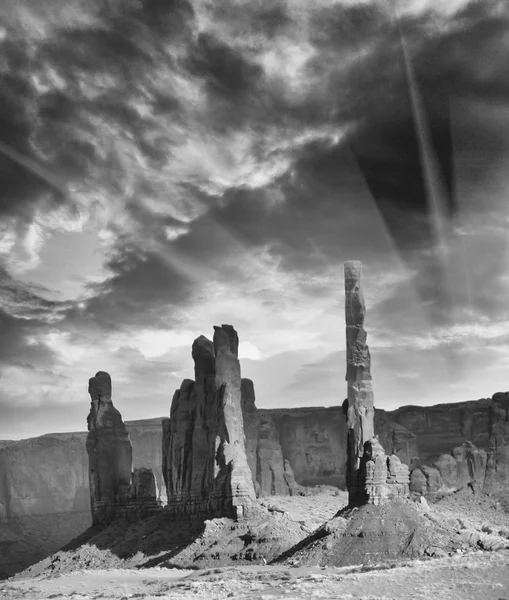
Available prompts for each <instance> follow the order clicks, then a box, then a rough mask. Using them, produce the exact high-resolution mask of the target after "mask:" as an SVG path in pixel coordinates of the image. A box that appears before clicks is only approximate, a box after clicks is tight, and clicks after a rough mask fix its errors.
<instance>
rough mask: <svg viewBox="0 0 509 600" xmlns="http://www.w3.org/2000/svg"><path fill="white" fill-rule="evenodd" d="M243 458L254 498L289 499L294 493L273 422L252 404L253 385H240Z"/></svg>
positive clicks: (291, 474) (288, 463) (287, 461)
mask: <svg viewBox="0 0 509 600" xmlns="http://www.w3.org/2000/svg"><path fill="white" fill-rule="evenodd" d="M241 400H242V415H243V419H244V433H245V436H246V455H247V462H248V464H249V468H250V469H251V474H252V477H253V483H254V486H255V490H256V494H257V496H270V495H275V494H277V495H280V496H288V495H290V496H292V495H293V494H294V493H295V492H296V490H297V484H296V482H295V476H294V473H293V470H292V467H291V464H290V461H289V460H288V459H286V458H285V456H284V454H283V450H282V448H281V443H280V439H279V431H278V429H277V427H276V424H275V423H274V420H273V419H272V418H271V417H270V415H268V414H267V413H260V411H259V410H258V409H257V408H256V404H255V391H254V384H253V382H252V381H251V380H250V379H242V382H241Z"/></svg>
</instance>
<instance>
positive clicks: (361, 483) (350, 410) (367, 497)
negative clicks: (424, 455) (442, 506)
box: [343, 261, 410, 506]
mask: <svg viewBox="0 0 509 600" xmlns="http://www.w3.org/2000/svg"><path fill="white" fill-rule="evenodd" d="M361 270H362V265H361V263H360V262H358V261H350V262H346V263H345V316H346V364H347V371H346V381H347V384H348V397H347V399H346V400H345V401H344V403H343V410H344V413H345V416H346V424H347V429H348V433H347V462H346V485H347V488H348V499H349V504H350V506H361V505H364V504H382V503H383V502H385V501H386V500H391V499H393V498H397V497H401V498H406V497H408V495H409V483H410V481H409V469H408V467H407V465H405V464H403V463H402V462H401V460H400V459H399V458H398V457H397V456H396V455H395V454H393V455H391V456H387V455H386V454H385V451H384V449H383V447H382V445H381V443H380V441H379V439H378V437H377V436H375V406H374V398H373V388H372V383H371V356H370V353H369V348H368V345H367V343H366V339H367V334H366V330H365V329H364V317H365V313H366V308H365V305H364V295H363V293H362V288H361V284H360V277H361Z"/></svg>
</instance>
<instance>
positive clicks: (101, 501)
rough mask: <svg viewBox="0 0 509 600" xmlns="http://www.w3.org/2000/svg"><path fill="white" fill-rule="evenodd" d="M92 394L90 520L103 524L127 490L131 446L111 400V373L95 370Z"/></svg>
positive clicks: (88, 419) (130, 466) (109, 517)
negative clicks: (96, 371)
mask: <svg viewBox="0 0 509 600" xmlns="http://www.w3.org/2000/svg"><path fill="white" fill-rule="evenodd" d="M88 392H89V394H90V398H91V405H90V413H89V415H88V418H87V423H88V436H87V452H88V460H89V479H90V500H91V506H92V522H93V524H94V525H105V524H107V523H108V522H110V521H111V520H112V519H113V517H114V513H115V507H116V506H117V505H118V504H119V503H124V501H125V500H124V499H125V497H126V496H128V495H129V493H130V488H131V468H132V447H131V441H130V440H129V435H128V433H127V430H126V427H125V425H124V422H123V421H122V416H121V415H120V413H119V411H118V410H117V409H116V408H115V407H114V406H113V402H112V400H111V377H110V376H109V375H108V373H105V372H104V371H99V372H98V373H96V375H95V377H92V378H91V379H90V380H89V383H88Z"/></svg>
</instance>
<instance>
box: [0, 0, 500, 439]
mask: <svg viewBox="0 0 509 600" xmlns="http://www.w3.org/2000/svg"><path fill="white" fill-rule="evenodd" d="M394 9H396V14H397V15H398V18H397V19H396V18H395V12H394ZM0 23H1V24H2V26H1V28H0V50H1V52H0V56H2V59H1V60H0V108H1V110H0V184H1V185H0V190H1V191H0V298H1V304H0V327H1V333H2V344H1V346H0V439H15V438H19V437H28V436H32V435H39V434H42V433H46V432H50V431H66V430H67V431H69V430H83V429H84V428H85V427H86V422H85V419H86V414H87V412H88V403H89V398H88V394H87V382H88V378H89V377H91V376H93V375H94V374H95V373H96V372H97V371H98V370H106V371H108V372H109V373H110V374H111V376H112V379H113V395H114V402H115V405H116V406H117V407H118V408H119V410H120V411H121V412H122V415H123V417H124V418H125V419H138V418H149V417H155V416H164V415H167V414H168V411H169V404H170V401H171V397H172V394H173V391H174V389H175V388H176V387H178V386H179V385H180V382H181V380H182V379H183V378H187V377H192V376H193V363H192V359H191V344H192V342H193V340H194V339H195V338H196V337H198V336H199V335H201V334H204V335H206V336H208V337H211V336H212V334H213V329H212V328H213V325H220V324H222V323H229V324H232V325H233V326H234V327H235V328H236V329H237V331H238V332H239V336H240V340H241V345H240V356H241V365H242V375H243V376H245V377H250V378H252V379H253V380H254V383H255V390H256V395H257V404H258V406H260V407H292V406H328V405H338V404H340V403H342V401H343V399H344V397H345V394H346V382H345V372H346V367H345V325H344V282H343V262H344V261H346V260H361V261H362V262H363V264H364V271H363V287H364V291H365V297H366V302H367V320H366V327H367V330H368V343H369V345H370V349H371V354H372V363H373V365H372V372H373V384H374V391H375V402H376V405H377V406H379V407H381V408H386V409H392V408H396V407H397V406H401V405H404V404H436V403H441V402H453V401H461V400H472V399H477V398H480V397H486V396H491V395H492V394H493V393H495V392H497V391H505V390H506V389H507V388H508V387H509V384H508V382H509V310H508V301H507V298H508V297H509V264H508V258H509V245H508V237H507V234H508V227H509V205H508V200H507V198H508V193H507V190H508V177H509V175H508V173H509V169H508V166H509V165H508V163H509V151H508V148H509V145H508V143H507V142H508V140H509V101H508V98H509V75H508V74H507V66H506V62H507V61H506V56H507V51H508V50H509V8H508V7H507V4H506V2H505V1H498V0H486V1H484V2H478V1H472V2H468V1H467V0H462V1H461V0H456V1H454V2H453V1H452V0H449V1H448V2H440V1H439V0H428V1H426V0H415V1H412V2H398V3H397V4H396V6H394V2H392V1H391V2H389V1H387V2H386V3H384V2H380V1H376V2H374V1H373V2H371V1H363V2H361V1H359V0H348V1H347V0H338V1H333V0H320V1H318V2H304V1H303V0H293V1H292V2H285V1H283V0H275V1H274V2H271V3H270V5H269V4H267V5H265V4H264V3H253V2H249V1H245V0H229V1H228V2H221V3H217V2H212V1H210V0H172V1H170V2H167V1H163V0H132V1H131V0H130V1H127V2H126V1H125V0H110V1H109V2H108V3H104V2H98V1H94V0H92V1H87V2H83V1H81V0H72V1H69V0H66V1H65V2H64V1H63V0H51V2H49V1H48V2H44V3H42V2H40V1H39V0H18V2H15V3H14V2H8V3H4V4H3V5H2V6H1V7H0Z"/></svg>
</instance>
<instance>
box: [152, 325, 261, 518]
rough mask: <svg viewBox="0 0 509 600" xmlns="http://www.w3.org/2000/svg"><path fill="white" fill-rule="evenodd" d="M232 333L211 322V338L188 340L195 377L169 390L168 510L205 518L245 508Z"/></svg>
mask: <svg viewBox="0 0 509 600" xmlns="http://www.w3.org/2000/svg"><path fill="white" fill-rule="evenodd" d="M237 351H238V335H237V332H236V331H235V329H234V328H233V327H232V326H231V325H223V326H221V327H214V341H213V342H211V341H210V340H209V339H207V338H206V337H205V336H199V337H198V338H197V339H196V340H195V341H194V343H193V348H192V356H193V359H194V363H195V365H194V373H195V381H194V382H193V381H191V380H184V381H183V383H182V385H181V387H180V389H179V390H177V391H176V392H175V395H174V397H173V401H172V406H171V418H170V420H169V421H166V420H165V421H164V422H163V471H164V479H165V482H166V486H167V492H168V510H169V511H170V512H172V513H173V514H175V515H189V516H197V517H205V518H214V517H224V516H229V517H232V516H233V517H238V516H243V515H245V514H247V512H248V509H249V507H250V506H251V504H252V502H253V500H254V498H255V492H254V486H253V481H252V478H251V472H250V470H249V466H248V463H247V458H246V450H245V443H244V431H243V419H242V408H241V378H240V363H239V360H238V357H237Z"/></svg>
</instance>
